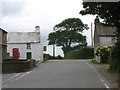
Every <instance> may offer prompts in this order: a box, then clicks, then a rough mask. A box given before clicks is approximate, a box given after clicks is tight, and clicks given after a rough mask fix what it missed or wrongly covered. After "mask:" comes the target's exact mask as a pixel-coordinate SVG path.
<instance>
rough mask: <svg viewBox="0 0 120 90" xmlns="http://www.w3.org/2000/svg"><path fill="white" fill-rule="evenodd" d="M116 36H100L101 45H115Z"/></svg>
mask: <svg viewBox="0 0 120 90" xmlns="http://www.w3.org/2000/svg"><path fill="white" fill-rule="evenodd" d="M113 38H114V37H100V45H102V46H107V47H109V46H113V45H114V44H115V41H114V40H113Z"/></svg>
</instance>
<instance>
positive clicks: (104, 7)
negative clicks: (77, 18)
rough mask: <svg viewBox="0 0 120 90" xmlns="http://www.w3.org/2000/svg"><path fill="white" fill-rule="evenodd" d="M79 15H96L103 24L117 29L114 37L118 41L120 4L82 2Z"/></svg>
mask: <svg viewBox="0 0 120 90" xmlns="http://www.w3.org/2000/svg"><path fill="white" fill-rule="evenodd" d="M83 8H84V10H81V11H80V14H82V15H86V14H92V15H95V14H97V15H98V16H99V17H100V18H101V19H104V23H106V24H109V25H114V26H116V27H117V30H116V36H117V39H118V41H119V40H120V2H83Z"/></svg>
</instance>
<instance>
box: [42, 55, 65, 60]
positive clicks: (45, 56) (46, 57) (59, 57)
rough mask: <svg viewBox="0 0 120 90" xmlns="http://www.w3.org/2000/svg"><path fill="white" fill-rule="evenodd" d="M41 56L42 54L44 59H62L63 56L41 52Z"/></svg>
mask: <svg viewBox="0 0 120 90" xmlns="http://www.w3.org/2000/svg"><path fill="white" fill-rule="evenodd" d="M43 56H44V60H45V61H46V60H50V59H63V57H61V56H60V55H58V56H57V57H53V56H51V55H49V54H43Z"/></svg>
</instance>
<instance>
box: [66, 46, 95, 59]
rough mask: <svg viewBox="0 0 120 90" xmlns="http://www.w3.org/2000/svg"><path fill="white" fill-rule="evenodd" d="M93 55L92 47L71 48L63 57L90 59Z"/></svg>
mask: <svg viewBox="0 0 120 90" xmlns="http://www.w3.org/2000/svg"><path fill="white" fill-rule="evenodd" d="M93 57H94V50H93V48H89V47H86V48H81V49H77V50H72V51H70V52H68V53H67V54H66V55H65V57H64V58H65V59H91V58H93Z"/></svg>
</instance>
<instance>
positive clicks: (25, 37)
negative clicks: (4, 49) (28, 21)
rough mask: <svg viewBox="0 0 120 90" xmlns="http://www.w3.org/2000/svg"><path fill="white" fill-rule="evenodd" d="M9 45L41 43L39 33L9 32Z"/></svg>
mask: <svg viewBox="0 0 120 90" xmlns="http://www.w3.org/2000/svg"><path fill="white" fill-rule="evenodd" d="M7 40H8V41H7V43H37V42H40V34H38V32H37V33H36V32H9V33H8V37H7Z"/></svg>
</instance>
